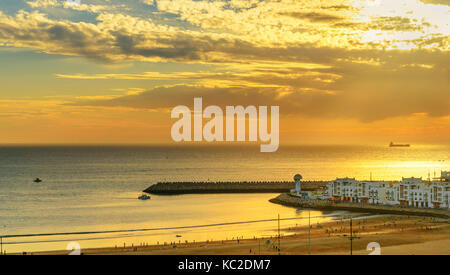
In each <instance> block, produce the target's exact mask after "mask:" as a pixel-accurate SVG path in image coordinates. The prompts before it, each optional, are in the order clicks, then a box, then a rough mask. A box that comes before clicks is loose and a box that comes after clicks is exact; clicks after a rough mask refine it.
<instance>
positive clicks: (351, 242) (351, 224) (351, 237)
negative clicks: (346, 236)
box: [350, 217, 353, 255]
mask: <svg viewBox="0 0 450 275" xmlns="http://www.w3.org/2000/svg"><path fill="white" fill-rule="evenodd" d="M350 255H353V220H352V217H350Z"/></svg>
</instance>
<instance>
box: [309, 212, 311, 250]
mask: <svg viewBox="0 0 450 275" xmlns="http://www.w3.org/2000/svg"><path fill="white" fill-rule="evenodd" d="M308 255H311V210H308Z"/></svg>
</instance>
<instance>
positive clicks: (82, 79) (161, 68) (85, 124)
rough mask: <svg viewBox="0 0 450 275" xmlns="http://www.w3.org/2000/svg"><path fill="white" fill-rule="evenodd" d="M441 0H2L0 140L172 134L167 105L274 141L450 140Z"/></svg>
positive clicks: (445, 16)
mask: <svg viewBox="0 0 450 275" xmlns="http://www.w3.org/2000/svg"><path fill="white" fill-rule="evenodd" d="M449 22H450V0H395V1H392V0H321V1H320V0H223V1H207V0H130V1H123V0H81V5H79V6H77V5H68V4H67V3H66V1H65V0H1V1H0V144H16V143H19V144H54V143H55V144H63V143H68V144H116V143H117V144H124V143H126V144H142V143H170V142H171V136H170V130H171V126H172V124H173V123H174V122H175V121H174V120H173V119H171V116H170V111H171V109H172V108H174V107H175V106H177V105H187V106H192V105H193V99H194V97H202V98H203V104H204V106H206V105H219V106H226V105H231V106H236V105H243V106H248V105H255V106H280V146H282V145H283V143H284V144H294V143H295V144H310V143H320V144H348V143H356V144H388V143H389V142H390V141H395V142H407V143H427V144H438V143H447V144H448V143H450V85H449V84H450V83H449V81H450V72H449V69H450V51H449V50H450V48H449V44H450V43H449V42H450V36H449V35H450V27H449Z"/></svg>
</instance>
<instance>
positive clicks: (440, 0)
mask: <svg viewBox="0 0 450 275" xmlns="http://www.w3.org/2000/svg"><path fill="white" fill-rule="evenodd" d="M420 2H423V3H425V4H434V5H447V6H450V1H449V0H420Z"/></svg>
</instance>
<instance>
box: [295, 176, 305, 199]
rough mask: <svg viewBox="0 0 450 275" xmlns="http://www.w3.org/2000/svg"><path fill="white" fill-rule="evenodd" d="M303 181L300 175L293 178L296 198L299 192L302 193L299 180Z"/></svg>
mask: <svg viewBox="0 0 450 275" xmlns="http://www.w3.org/2000/svg"><path fill="white" fill-rule="evenodd" d="M302 179H303V177H302V175H300V174H297V175H295V176H294V181H295V193H296V195H297V196H298V195H299V194H300V192H301V191H302V183H301V180H302Z"/></svg>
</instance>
